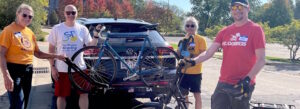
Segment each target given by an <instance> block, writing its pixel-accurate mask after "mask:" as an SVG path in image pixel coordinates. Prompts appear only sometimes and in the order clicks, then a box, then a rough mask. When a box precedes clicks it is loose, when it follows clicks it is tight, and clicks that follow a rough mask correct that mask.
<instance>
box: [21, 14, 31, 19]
mask: <svg viewBox="0 0 300 109" xmlns="http://www.w3.org/2000/svg"><path fill="white" fill-rule="evenodd" d="M22 16H23V17H24V18H26V17H28V19H32V17H33V16H32V15H27V14H22Z"/></svg>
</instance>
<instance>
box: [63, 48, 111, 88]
mask: <svg viewBox="0 0 300 109" xmlns="http://www.w3.org/2000/svg"><path fill="white" fill-rule="evenodd" d="M100 50H101V48H100V47H97V46H88V47H84V48H82V49H80V50H78V51H77V52H76V53H75V54H74V55H73V56H72V58H71V60H72V61H74V60H76V59H79V57H80V56H83V60H84V63H79V64H84V65H83V66H86V69H85V70H84V71H85V72H84V73H78V72H74V73H69V77H70V80H71V82H72V84H73V85H74V86H75V87H77V88H78V89H79V90H82V91H85V92H90V91H91V90H92V89H95V88H101V87H105V86H106V85H110V84H111V83H112V81H113V80H114V78H115V75H116V60H115V59H114V57H113V55H112V54H111V52H109V51H108V50H107V49H106V48H102V50H103V51H102V53H103V54H102V57H101V60H99V53H100ZM98 61H100V63H99V64H97V62H98ZM84 75H87V77H88V78H84Z"/></svg>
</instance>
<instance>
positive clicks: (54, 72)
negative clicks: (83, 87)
mask: <svg viewBox="0 0 300 109" xmlns="http://www.w3.org/2000/svg"><path fill="white" fill-rule="evenodd" d="M51 75H52V78H53V79H54V80H55V81H57V80H58V77H59V75H58V71H57V69H56V67H55V66H52V67H51Z"/></svg>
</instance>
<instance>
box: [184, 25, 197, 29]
mask: <svg viewBox="0 0 300 109" xmlns="http://www.w3.org/2000/svg"><path fill="white" fill-rule="evenodd" d="M185 27H187V28H190V27H191V28H194V27H195V25H185Z"/></svg>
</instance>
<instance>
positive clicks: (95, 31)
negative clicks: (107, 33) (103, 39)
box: [93, 24, 105, 36]
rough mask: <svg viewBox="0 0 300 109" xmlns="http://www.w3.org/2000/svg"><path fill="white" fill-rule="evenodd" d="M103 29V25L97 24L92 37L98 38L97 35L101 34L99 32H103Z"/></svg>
mask: <svg viewBox="0 0 300 109" xmlns="http://www.w3.org/2000/svg"><path fill="white" fill-rule="evenodd" d="M104 28H105V27H104V26H103V25H101V24H98V25H97V26H96V28H95V29H94V31H93V34H94V36H98V35H99V33H100V34H101V32H102V31H103V29H104Z"/></svg>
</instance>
